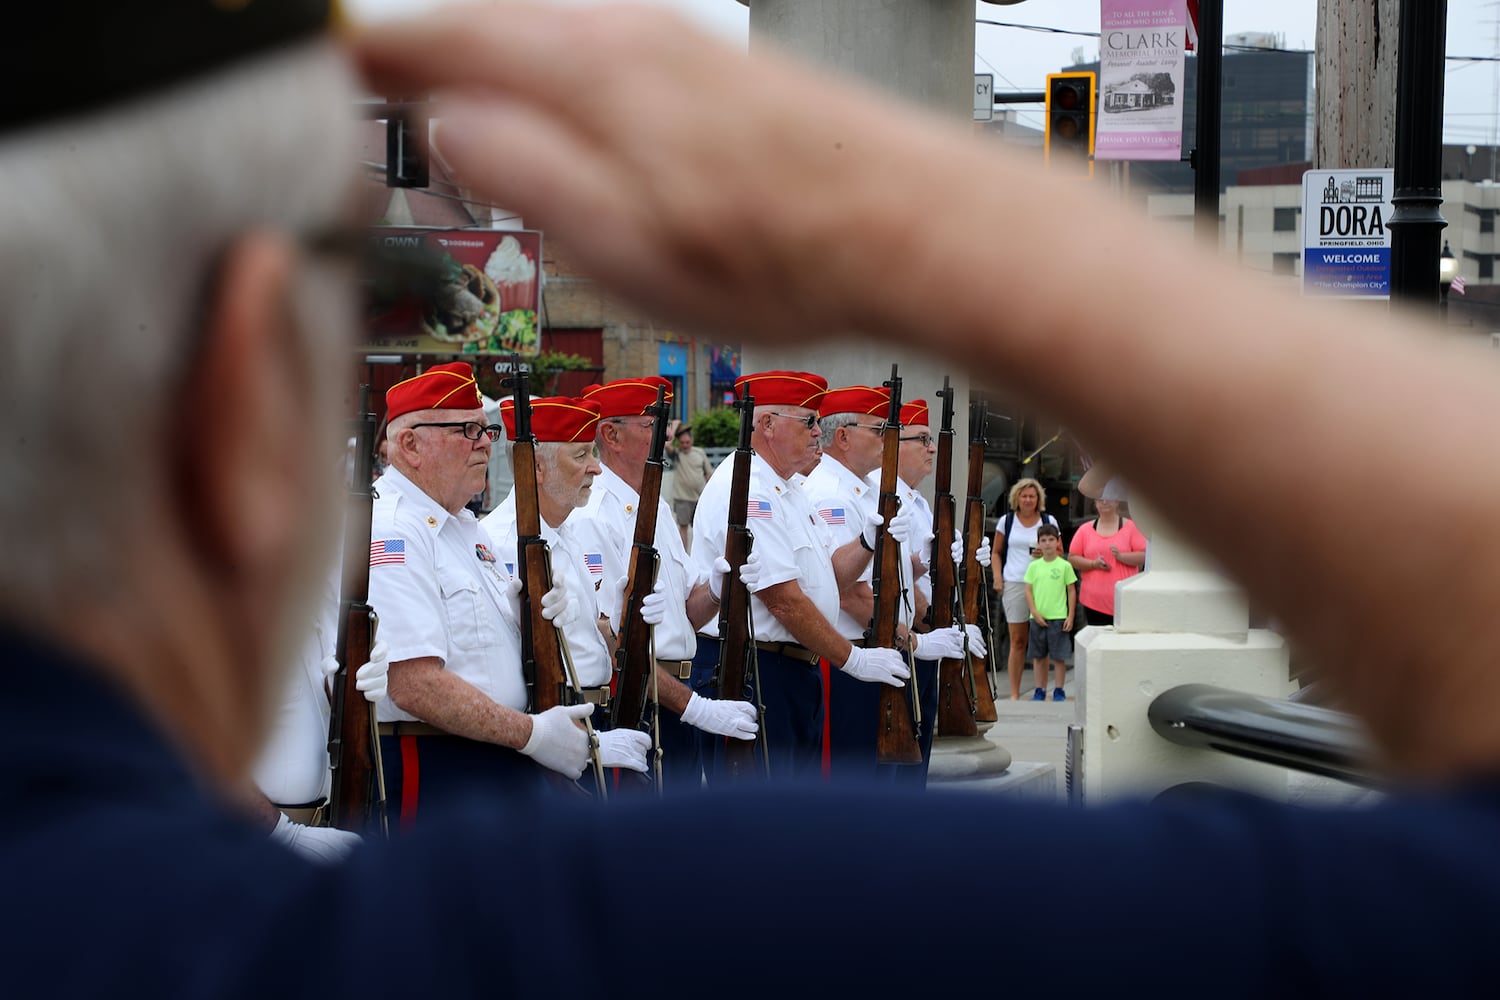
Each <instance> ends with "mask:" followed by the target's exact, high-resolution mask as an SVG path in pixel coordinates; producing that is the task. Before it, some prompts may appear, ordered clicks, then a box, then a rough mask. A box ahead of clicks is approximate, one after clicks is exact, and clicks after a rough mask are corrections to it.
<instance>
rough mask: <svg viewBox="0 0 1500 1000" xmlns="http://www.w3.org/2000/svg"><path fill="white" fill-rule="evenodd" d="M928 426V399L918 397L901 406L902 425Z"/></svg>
mask: <svg viewBox="0 0 1500 1000" xmlns="http://www.w3.org/2000/svg"><path fill="white" fill-rule="evenodd" d="M914 425H915V426H917V427H926V426H928V417H927V400H925V399H917V400H913V401H912V402H910V403H907V404H906V405H905V406H903V407H901V426H902V427H911V426H914Z"/></svg>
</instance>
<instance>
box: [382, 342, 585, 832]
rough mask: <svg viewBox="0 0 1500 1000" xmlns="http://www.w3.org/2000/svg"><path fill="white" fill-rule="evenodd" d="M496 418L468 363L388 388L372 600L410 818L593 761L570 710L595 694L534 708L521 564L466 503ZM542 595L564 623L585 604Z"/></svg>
mask: <svg viewBox="0 0 1500 1000" xmlns="http://www.w3.org/2000/svg"><path fill="white" fill-rule="evenodd" d="M501 430H502V429H501V428H500V427H498V426H493V425H490V424H488V423H486V422H485V414H484V406H483V401H482V399H481V397H480V395H479V389H478V386H477V385H476V384H475V381H474V373H473V371H472V370H471V369H470V367H469V366H468V365H467V364H466V363H463V362H452V363H449V364H442V365H435V366H433V367H431V368H428V369H427V370H426V371H424V372H423V373H422V374H420V375H418V376H416V377H415V378H410V379H407V380H406V381H404V382H399V383H397V384H396V385H394V386H392V387H391V388H390V390H389V391H388V392H387V393H386V432H385V439H386V453H387V456H388V459H389V461H390V467H389V468H388V469H387V470H386V473H385V475H383V476H382V477H381V478H380V483H379V486H378V492H379V496H378V498H377V499H376V501H375V506H374V512H373V515H372V517H371V523H370V605H371V606H372V607H373V608H375V611H376V613H377V614H379V615H380V632H379V634H380V637H381V639H382V641H384V642H385V643H386V645H387V647H388V650H389V656H390V661H391V667H390V680H389V695H388V696H387V698H386V699H385V700H384V701H382V702H381V703H380V705H379V708H378V718H379V720H380V733H381V758H382V764H383V767H384V771H385V778H386V796H387V801H388V803H390V807H391V809H392V810H393V813H394V816H393V818H394V819H396V820H397V821H398V823H399V826H400V827H401V828H403V829H404V828H407V827H410V826H411V825H412V824H414V823H415V822H417V819H418V816H419V815H420V816H421V817H422V820H423V821H424V822H425V821H426V820H427V819H428V818H430V817H431V816H432V815H433V814H434V813H436V812H441V811H444V810H446V809H448V808H450V807H452V806H453V805H454V804H455V803H457V802H460V801H463V800H464V799H466V798H468V797H469V796H471V795H474V794H484V793H489V794H493V795H495V796H497V797H500V798H507V797H509V798H515V797H527V796H529V795H531V794H533V793H535V792H536V791H538V790H539V789H540V788H541V787H542V783H541V781H540V780H539V779H540V775H541V772H540V770H539V769H538V768H537V766H536V765H537V764H540V765H541V766H542V767H545V768H548V769H550V770H553V771H556V772H558V773H560V774H564V775H567V776H568V777H571V778H576V777H578V776H579V775H580V774H581V773H582V772H583V769H584V766H585V764H586V762H587V757H588V738H587V736H586V735H585V734H584V732H583V730H581V729H579V728H578V726H577V725H575V722H574V719H575V718H576V717H577V716H578V715H580V714H582V713H583V711H584V710H586V708H587V706H584V707H583V708H573V707H558V708H553V709H549V710H548V711H546V712H542V713H540V714H536V715H528V714H527V712H526V709H527V691H526V684H525V681H524V679H523V678H522V675H521V645H520V644H521V635H520V631H519V629H518V627H517V624H516V606H515V586H514V583H513V580H512V574H510V573H509V572H507V571H506V570H505V567H504V566H503V565H502V564H501V563H500V560H499V558H498V557H497V554H496V547H495V543H494V541H493V540H492V539H491V538H490V536H489V533H488V532H486V531H485V530H484V528H483V527H481V526H480V524H479V522H478V520H477V519H476V518H475V517H474V515H473V513H472V512H471V511H470V510H469V509H468V507H467V504H468V502H469V500H470V498H471V497H473V496H474V494H476V493H478V492H480V491H481V490H483V489H484V485H485V476H486V474H487V472H488V469H489V459H490V446H491V444H492V443H493V442H494V441H495V440H497V439H498V438H499V436H500V433H501ZM543 603H544V605H547V606H548V608H549V611H550V612H551V613H552V614H553V615H557V616H560V619H561V620H564V621H566V620H568V619H569V618H570V617H571V616H572V615H573V614H575V613H576V612H575V611H574V607H575V605H576V604H579V603H582V602H581V601H579V602H575V601H571V600H569V599H568V597H567V590H566V588H565V587H559V588H556V589H555V590H553V591H552V592H551V593H549V594H548V595H546V597H545V598H544V600H543ZM528 757H529V758H531V759H530V760H528V759H527V758H528Z"/></svg>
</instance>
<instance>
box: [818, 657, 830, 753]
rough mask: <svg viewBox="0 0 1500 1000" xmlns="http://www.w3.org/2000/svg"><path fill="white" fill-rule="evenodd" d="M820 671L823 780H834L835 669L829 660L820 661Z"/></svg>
mask: <svg viewBox="0 0 1500 1000" xmlns="http://www.w3.org/2000/svg"><path fill="white" fill-rule="evenodd" d="M818 669H819V670H821V671H822V672H823V780H824V781H830V780H832V778H833V751H832V749H831V748H830V747H829V740H828V719H829V712H828V691H829V688H830V686H831V684H832V681H833V667H832V665H831V664H829V662H828V661H827V660H824V659H819V660H818Z"/></svg>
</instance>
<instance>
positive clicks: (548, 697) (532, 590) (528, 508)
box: [511, 355, 605, 797]
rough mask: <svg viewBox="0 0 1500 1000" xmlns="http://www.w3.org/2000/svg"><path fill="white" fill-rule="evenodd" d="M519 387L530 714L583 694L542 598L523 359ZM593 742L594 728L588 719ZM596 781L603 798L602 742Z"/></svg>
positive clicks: (545, 569) (518, 472)
mask: <svg viewBox="0 0 1500 1000" xmlns="http://www.w3.org/2000/svg"><path fill="white" fill-rule="evenodd" d="M511 371H512V381H513V384H514V388H515V393H514V396H515V416H516V439H515V441H514V442H513V444H512V448H511V463H512V473H513V475H514V478H515V484H516V485H515V497H516V572H517V573H518V574H519V575H520V578H521V593H520V598H519V599H520V614H519V615H518V616H517V617H518V618H519V619H520V632H521V674H522V676H523V677H524V678H525V680H526V691H527V698H528V700H529V702H530V710H531V711H532V712H533V713H541V712H545V711H547V710H548V709H549V708H556V707H557V706H559V705H573V704H577V701H578V698H579V697H580V695H579V694H578V692H577V691H575V690H573V688H572V687H571V686H570V685H569V684H568V675H567V673H566V671H565V669H564V662H563V657H564V655H565V654H564V649H563V641H564V640H563V638H562V636H561V634H560V633H559V632H558V630H557V629H556V628H555V627H554V626H553V624H552V623H551V622H549V621H548V620H547V619H546V618H544V617H542V597H543V595H545V594H546V593H547V592H548V591H549V590H551V589H552V553H551V550H550V549H549V548H548V547H547V540H546V539H544V538H543V537H542V514H541V508H540V506H539V504H538V501H537V483H536V436H535V435H534V434H532V433H531V388H530V381H529V376H528V373H527V372H526V371H525V370H524V369H522V367H521V360H520V358H519V357H516V356H514V355H513V356H512V359H511ZM584 728H585V729H587V730H588V731H589V741H590V743H594V736H593V728H592V727H591V726H589V725H588V724H587V720H585V724H584ZM592 761H593V765H594V780H595V783H596V785H597V788H598V791H599V794H600V796H601V797H602V796H603V795H604V791H605V789H604V770H603V768H602V767H601V766H600V761H599V752H598V746H597V744H594V746H593V750H592ZM548 774H549V776H550V777H551V778H552V780H554V781H556V782H557V783H558V784H564V785H569V786H573V787H575V788H577V787H579V786H578V785H577V784H576V782H572V781H569V780H568V778H567V777H566V776H565V775H561V774H557V773H556V772H553V771H549V772H548Z"/></svg>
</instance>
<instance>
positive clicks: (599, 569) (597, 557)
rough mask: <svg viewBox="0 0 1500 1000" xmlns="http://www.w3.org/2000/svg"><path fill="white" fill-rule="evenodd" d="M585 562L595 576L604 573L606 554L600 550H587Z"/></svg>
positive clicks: (584, 555) (584, 557)
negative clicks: (599, 551)
mask: <svg viewBox="0 0 1500 1000" xmlns="http://www.w3.org/2000/svg"><path fill="white" fill-rule="evenodd" d="M583 564H584V565H585V566H587V567H588V568H589V572H590V573H592V574H594V575H595V576H600V575H602V574H603V573H604V556H603V555H602V554H600V553H598V552H585V553H584V554H583Z"/></svg>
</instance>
